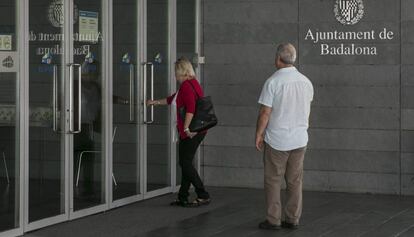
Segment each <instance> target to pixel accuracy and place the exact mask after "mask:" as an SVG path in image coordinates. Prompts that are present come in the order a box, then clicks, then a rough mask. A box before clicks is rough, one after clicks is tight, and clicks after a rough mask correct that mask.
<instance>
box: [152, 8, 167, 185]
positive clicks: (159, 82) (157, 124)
mask: <svg viewBox="0 0 414 237" xmlns="http://www.w3.org/2000/svg"><path fill="white" fill-rule="evenodd" d="M147 4H148V5H147V24H148V25H147V58H148V61H150V62H153V64H154V98H165V97H166V95H168V89H169V78H168V62H169V55H168V50H169V49H168V1H167V0H157V1H148V3H147ZM158 55H159V56H158ZM157 56H158V57H157ZM157 58H162V60H155V59H157ZM147 75H148V81H147V84H148V85H150V83H149V81H150V75H151V73H150V72H148V73H147ZM147 89H148V90H147V94H148V95H150V92H151V88H150V86H148V87H147ZM148 114H149V113H148ZM147 134H148V135H147V191H153V190H156V189H160V188H164V187H168V186H170V185H171V182H170V162H169V161H170V151H169V115H168V107H167V106H160V107H157V108H156V109H155V111H154V123H153V124H151V125H148V127H147Z"/></svg>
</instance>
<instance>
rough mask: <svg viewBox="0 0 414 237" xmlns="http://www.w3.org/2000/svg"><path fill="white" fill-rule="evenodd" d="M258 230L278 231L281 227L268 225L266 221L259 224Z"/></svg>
mask: <svg viewBox="0 0 414 237" xmlns="http://www.w3.org/2000/svg"><path fill="white" fill-rule="evenodd" d="M259 228H260V229H265V230H280V229H281V226H280V225H274V224H272V223H270V222H269V221H268V220H265V221H263V222H260V223H259Z"/></svg>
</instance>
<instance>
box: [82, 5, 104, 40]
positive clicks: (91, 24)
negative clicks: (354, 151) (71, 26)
mask: <svg viewBox="0 0 414 237" xmlns="http://www.w3.org/2000/svg"><path fill="white" fill-rule="evenodd" d="M98 16H99V14H98V13H97V12H90V11H79V41H92V42H96V41H98V39H99V35H100V33H99V31H98V26H99V19H98Z"/></svg>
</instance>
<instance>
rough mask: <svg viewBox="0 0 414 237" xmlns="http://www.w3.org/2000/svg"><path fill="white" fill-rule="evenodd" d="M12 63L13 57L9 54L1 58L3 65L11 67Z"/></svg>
mask: <svg viewBox="0 0 414 237" xmlns="http://www.w3.org/2000/svg"><path fill="white" fill-rule="evenodd" d="M13 65H14V61H13V58H12V57H11V56H8V57H7V58H5V59H4V60H3V67H7V68H12V67H13Z"/></svg>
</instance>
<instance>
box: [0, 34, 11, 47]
mask: <svg viewBox="0 0 414 237" xmlns="http://www.w3.org/2000/svg"><path fill="white" fill-rule="evenodd" d="M0 50H12V36H11V35H0Z"/></svg>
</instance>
